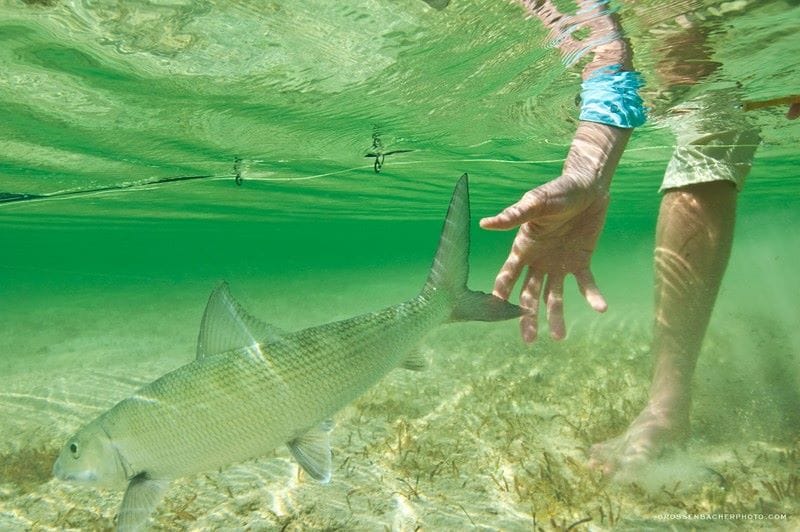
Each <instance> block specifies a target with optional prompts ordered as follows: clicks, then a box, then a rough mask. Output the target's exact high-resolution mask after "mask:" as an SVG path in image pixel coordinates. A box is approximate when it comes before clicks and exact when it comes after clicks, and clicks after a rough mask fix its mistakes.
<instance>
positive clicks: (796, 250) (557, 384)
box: [0, 0, 800, 530]
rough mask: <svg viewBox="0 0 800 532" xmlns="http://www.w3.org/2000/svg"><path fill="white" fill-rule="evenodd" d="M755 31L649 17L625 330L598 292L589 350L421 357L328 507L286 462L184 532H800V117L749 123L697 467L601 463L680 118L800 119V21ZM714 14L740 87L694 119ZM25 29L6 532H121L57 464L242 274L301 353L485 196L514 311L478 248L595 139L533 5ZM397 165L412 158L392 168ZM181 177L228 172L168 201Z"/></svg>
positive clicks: (6, 388)
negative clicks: (687, 37)
mask: <svg viewBox="0 0 800 532" xmlns="http://www.w3.org/2000/svg"><path fill="white" fill-rule="evenodd" d="M557 3H558V4H559V5H561V6H564V7H565V9H567V6H568V5H569V3H567V2H557ZM739 4H742V5H739ZM744 4H745V3H743V2H742V3H740V2H729V3H725V4H721V5H722V6H728V7H720V5H717V3H712V2H705V3H703V2H679V1H676V2H669V3H664V2H638V3H637V5H636V6H635V7H628V6H621V10H620V16H621V17H622V23H623V26H624V27H625V28H626V30H627V32H628V34H629V37H630V40H631V43H632V45H633V47H634V50H635V52H636V59H635V60H636V64H637V68H638V69H639V70H641V71H642V73H643V74H644V76H645V78H646V79H647V80H648V87H647V89H646V94H645V95H646V99H647V101H648V105H650V106H651V107H652V109H651V120H650V122H649V123H648V125H646V126H645V127H643V128H640V129H638V130H637V131H636V132H635V133H634V135H633V138H632V141H631V143H630V144H629V147H628V149H627V151H626V153H625V155H624V156H623V159H622V162H621V164H620V168H619V170H618V172H617V174H616V177H615V180H614V184H613V189H612V193H613V201H612V204H611V208H610V210H609V216H608V221H607V224H606V228H605V230H604V233H603V236H602V238H601V241H600V244H599V246H598V250H597V252H596V253H595V256H594V261H593V270H594V273H595V276H596V278H597V280H598V283H599V285H600V287H601V289H602V290H603V292H604V294H605V296H606V298H607V300H608V302H609V310H608V312H607V313H606V314H604V315H599V316H598V315H594V314H593V313H591V311H589V310H588V309H586V308H585V304H584V303H583V302H582V301H581V299H580V297H579V296H578V295H577V291H576V290H575V289H574V286H573V284H571V283H568V293H567V294H566V313H567V325H568V329H569V336H568V338H567V339H566V340H565V341H563V342H553V341H550V340H549V339H547V338H544V336H546V335H542V336H543V338H542V339H541V340H540V341H538V342H537V343H536V344H535V345H534V346H526V345H524V344H523V343H522V342H521V341H520V340H519V338H518V330H517V326H516V324H514V323H511V322H509V323H497V324H458V325H452V326H447V327H444V328H442V329H441V330H439V331H436V332H435V333H434V334H432V335H431V336H429V337H428V338H427V339H426V340H425V341H424V343H423V345H422V346H421V349H422V350H423V352H425V353H426V354H427V355H428V357H429V358H430V360H431V367H430V369H429V370H428V371H426V372H424V373H420V374H417V373H413V374H412V373H409V372H401V371H397V372H394V373H392V374H391V375H390V376H389V377H388V378H387V379H386V380H385V381H383V382H382V383H381V385H379V386H378V387H376V389H374V390H372V391H371V392H369V393H368V394H367V395H365V396H364V397H363V398H362V399H360V400H359V401H357V402H356V403H355V404H354V405H352V406H351V407H348V408H347V409H345V410H344V411H342V412H341V413H340V414H339V415H338V416H337V418H336V422H337V428H336V429H335V431H334V480H333V482H332V483H331V484H330V485H328V486H319V485H316V484H315V483H313V482H311V481H310V480H309V479H307V478H298V475H297V472H296V469H295V468H296V466H295V465H294V463H293V462H292V460H291V459H290V457H289V454H288V452H286V450H285V449H279V450H276V451H275V452H274V453H273V454H272V455H270V456H269V457H267V458H266V459H264V460H260V461H258V462H255V463H254V462H248V463H244V464H237V465H234V466H233V467H232V468H230V469H228V470H224V471H221V472H210V473H209V474H207V475H201V476H200V477H197V478H187V479H181V480H179V481H176V482H175V483H174V484H173V487H172V489H171V490H170V492H168V494H167V497H166V499H165V501H164V502H163V503H162V505H161V506H160V507H159V510H158V511H157V512H156V515H155V516H154V519H155V521H154V524H155V526H156V527H158V528H160V529H200V530H203V529H228V530H230V529H244V528H246V527H248V526H249V527H252V529H259V530H260V529H267V530H273V529H275V530H279V529H283V527H287V528H288V529H291V530H302V529H324V528H340V529H357V530H382V529H385V528H390V529H398V530H414V529H416V528H417V527H422V528H423V529H428V530H462V529H468V528H472V527H475V528H481V529H489V530H491V529H503V530H530V529H531V528H532V527H533V526H534V525H535V526H541V527H543V528H544V529H555V528H557V527H559V526H561V527H567V526H569V525H570V524H572V523H575V522H577V521H579V520H581V519H584V518H586V517H591V519H592V521H591V522H590V526H593V527H596V528H599V529H606V528H614V527H621V528H628V529H637V528H638V527H641V526H650V527H667V526H669V525H670V524H676V523H673V522H670V521H664V520H659V518H658V516H659V515H662V514H684V513H694V514H706V513H707V514H720V513H744V514H759V515H768V514H769V515H772V514H789V515H794V516H796V515H798V509H800V487H799V486H800V483H798V478H797V474H796V471H797V465H798V462H800V447H798V434H800V418H799V417H798V414H797V412H798V411H800V397H798V393H797V390H798V389H800V372H798V369H797V368H798V367H800V365H799V364H798V362H800V333H799V332H798V330H797V324H798V323H800V306H798V296H800V280H798V277H797V274H796V270H797V266H796V265H797V264H798V262H800V232H798V231H797V230H796V228H797V227H800V174H799V173H798V164H799V163H800V156H798V146H800V120H798V121H794V122H790V121H788V120H786V119H785V118H784V117H783V114H784V113H785V109H784V108H771V109H767V110H763V111H758V112H752V113H748V119H749V120H751V121H752V123H753V124H754V125H757V126H758V127H759V128H760V129H761V135H762V137H763V143H762V145H761V146H760V147H759V150H758V152H757V155H756V160H755V163H754V166H753V170H752V172H751V173H750V176H749V177H748V182H747V185H746V187H745V189H744V191H743V192H742V194H741V195H740V202H739V215H738V221H737V228H736V239H735V244H734V250H733V254H732V257H731V261H730V265H729V270H728V274H727V276H726V278H725V281H724V283H723V286H722V289H721V293H720V297H719V301H718V305H717V308H716V310H715V314H714V317H713V318H712V323H711V326H710V329H709V333H708V336H707V339H706V343H705V347H704V351H703V354H702V356H701V359H700V363H699V367H698V373H697V376H696V379H695V388H696V392H695V393H696V397H695V410H694V417H693V423H694V427H695V428H694V433H693V436H692V439H691V440H690V442H689V444H688V446H687V448H685V449H682V450H680V451H679V452H678V453H677V455H676V456H674V457H672V458H671V459H672V460H673V461H672V462H666V465H664V466H663V467H662V469H661V470H655V472H654V473H653V474H652V475H651V476H650V477H648V478H647V479H640V482H639V483H638V484H634V485H631V484H629V483H627V484H615V483H608V482H605V481H603V480H601V479H599V478H598V477H597V476H596V475H593V473H591V472H590V471H588V470H586V469H585V468H584V467H583V465H582V464H584V463H585V460H586V454H585V451H586V449H587V448H588V447H589V446H590V445H591V444H592V443H594V442H597V441H602V440H604V439H607V438H609V437H612V436H614V435H617V434H619V433H620V432H621V431H622V430H623V429H624V428H625V427H626V426H627V423H628V422H630V420H631V419H632V418H633V417H634V416H635V414H636V413H637V412H638V410H639V409H641V407H642V405H643V404H644V400H645V398H646V393H647V388H648V385H649V374H650V357H649V354H648V343H649V337H650V331H649V326H650V322H651V319H652V310H651V291H652V266H651V256H652V246H653V236H652V235H653V231H654V227H655V219H656V214H657V210H658V204H659V200H660V196H659V195H658V193H657V189H658V186H659V184H660V180H661V176H662V175H663V172H664V168H665V167H666V164H667V161H668V160H669V157H670V155H671V153H672V150H673V148H674V144H675V141H674V137H673V135H672V133H671V132H670V130H669V129H668V128H667V127H666V125H665V122H664V120H663V116H664V115H665V114H666V113H667V112H668V109H669V107H670V106H671V105H673V104H674V103H676V102H679V101H682V100H686V99H689V98H692V97H694V96H697V95H699V94H703V93H705V92H714V93H717V94H729V95H730V99H731V105H732V106H734V105H737V104H738V103H739V102H740V101H742V100H766V99H770V98H775V97H780V96H785V95H788V94H797V93H799V92H800V85H798V79H800V72H798V67H797V61H796V58H797V57H798V52H800V50H799V49H798V40H797V38H796V36H795V35H794V33H795V26H796V25H797V24H796V23H797V21H798V20H800V6H798V4H797V2H789V1H786V2H752V3H751V5H750V6H744ZM731 6H733V7H731ZM618 7H619V6H618ZM740 8H741V9H740ZM726 9H731V11H730V12H729V13H727V14H722V15H719V14H718V13H719V12H720V10H722V11H725V10H726ZM689 11H695V12H698V13H701V14H703V17H704V18H705V22H704V24H707V29H708V34H709V39H708V42H707V47H708V52H709V53H710V54H711V57H712V58H713V60H714V61H716V62H718V63H719V64H720V66H719V68H718V69H717V70H716V71H715V72H714V74H713V75H711V76H710V77H708V78H706V79H704V80H703V81H702V82H701V83H699V84H698V85H696V86H694V87H692V88H690V89H685V90H681V91H674V93H671V92H669V91H666V89H664V87H662V86H660V85H659V82H658V75H657V73H656V65H657V64H658V61H659V57H660V55H662V54H667V53H669V52H671V51H672V50H669V49H665V45H664V43H663V42H662V41H661V37H659V33H658V32H657V31H654V29H655V28H657V27H659V24H668V23H669V21H671V20H673V19H675V18H676V17H677V16H679V15H680V14H681V13H684V12H689ZM0 14H2V16H0V65H2V70H3V74H2V76H0V193H6V194H9V195H10V194H17V195H30V196H40V197H39V198H33V199H30V200H29V201H13V202H4V203H0V320H2V321H1V322H2V324H3V327H2V329H0V406H1V407H2V409H1V410H0V434H2V437H0V463H1V464H2V465H0V529H4V530H5V529H9V530H27V529H47V530H49V529H63V528H78V529H105V528H108V527H111V526H112V525H113V521H112V520H113V518H114V515H115V514H116V512H117V510H118V506H119V502H120V497H121V492H117V491H100V490H93V489H92V488H86V487H80V486H70V485H67V484H65V483H61V482H58V481H56V480H53V479H51V478H50V468H51V466H52V462H53V460H54V458H55V453H56V452H57V449H58V448H59V447H60V445H62V444H63V442H64V441H65V439H66V438H67V437H68V436H69V435H70V434H71V433H73V432H74V431H75V430H76V429H77V428H78V427H79V426H80V425H82V424H83V423H85V422H87V421H89V420H90V419H92V418H93V417H94V416H96V415H97V414H98V413H100V412H102V411H103V410H105V409H107V408H109V407H110V406H112V405H113V404H114V403H115V402H117V401H119V400H120V399H122V398H124V397H126V396H128V395H129V394H130V393H132V392H133V390H134V389H135V388H136V387H137V386H139V385H141V384H144V383H146V382H149V381H151V380H153V379H154V378H156V377H158V376H160V375H161V374H163V373H164V372H166V371H169V370H171V369H174V368H175V367H178V366H180V365H181V364H184V363H186V362H188V361H190V360H191V359H192V354H193V353H194V344H195V341H196V337H197V329H198V326H199V321H200V317H201V315H202V311H203V306H204V304H205V299H206V297H207V296H208V293H209V292H210V291H211V289H212V288H213V287H214V285H215V284H216V283H217V282H218V281H219V280H221V279H226V280H228V281H229V282H230V284H231V287H232V290H233V292H234V293H235V294H236V295H237V296H238V297H239V298H240V299H241V300H242V302H243V303H244V304H245V305H246V306H247V307H248V308H249V309H250V310H251V311H252V312H253V313H254V314H255V315H257V316H260V317H262V318H264V319H265V320H267V321H269V322H272V323H275V324H276V325H279V326H281V327H284V328H287V329H297V328H301V327H305V326H309V325H314V324H319V323H324V322H328V321H331V320H334V319H340V318H344V317H349V316H353V315H356V314H359V313H362V312H366V311H372V310H375V309H378V308H381V307H383V306H387V305H391V304H394V303H397V302H399V301H401V300H404V299H406V298H410V297H413V296H414V295H415V294H416V292H417V290H418V289H419V288H420V287H421V285H422V283H423V281H424V279H425V276H426V275H427V270H428V267H429V266H430V261H431V258H432V256H433V253H434V251H435V247H436V242H437V239H438V234H439V229H440V226H441V221H442V218H443V216H444V212H445V210H446V205H447V202H448V200H449V196H450V192H451V190H452V186H453V184H454V183H455V180H456V179H457V178H458V176H459V175H461V174H462V173H463V172H469V174H470V185H471V196H472V209H473V224H475V227H474V230H473V242H472V259H471V263H472V274H471V279H472V281H471V284H472V286H473V287H474V288H479V289H483V290H488V289H490V288H491V285H492V282H493V279H494V275H495V273H496V271H497V269H498V268H499V266H500V265H501V264H502V261H503V260H504V258H505V256H506V254H507V252H508V247H509V245H510V242H511V238H512V234H511V233H508V234H504V233H489V232H484V231H481V230H479V229H478V228H477V223H476V220H477V219H478V218H479V217H482V216H486V215H489V214H493V213H495V212H496V211H498V210H499V209H501V208H503V207H504V206H505V205H507V204H508V203H510V202H512V201H514V200H516V199H517V198H518V197H519V196H520V195H521V194H522V193H524V192H525V191H526V190H528V189H529V188H531V187H532V186H535V185H538V184H541V183H543V182H545V181H547V180H548V179H550V178H552V177H555V176H557V175H558V173H559V171H560V168H561V164H562V162H563V158H564V156H565V153H566V149H567V147H568V145H569V142H570V140H571V135H572V133H573V132H574V129H575V127H576V121H575V117H576V115H577V108H576V106H575V96H576V94H577V91H578V85H579V69H578V68H577V67H571V68H567V67H565V66H564V65H563V64H562V63H561V59H560V57H559V55H558V53H557V51H556V50H553V49H552V48H549V47H547V46H546V45H545V44H546V41H547V37H546V32H545V31H544V30H542V29H541V27H540V25H539V24H538V23H537V22H536V21H535V20H529V19H526V18H525V16H524V14H523V13H522V11H521V10H520V8H518V7H517V6H516V5H515V4H513V3H511V2H494V1H488V0H486V1H480V0H464V1H458V0H454V1H453V2H452V4H451V5H450V6H448V7H447V8H446V9H444V10H442V11H436V10H433V9H431V8H429V7H428V6H427V5H426V4H425V3H424V2H422V1H419V0H398V1H391V2H390V1H383V0H380V1H379V0H358V1H354V2H309V3H306V2H303V3H301V2H286V1H284V2H235V3H233V2H231V3H228V2H208V1H204V2H188V1H187V2H182V1H174V2H139V1H136V2H133V1H131V2H106V3H93V2H80V1H73V2H66V1H59V0H53V1H40V2H33V1H29V2H22V1H12V0H0ZM376 138H377V139H379V141H380V143H381V144H382V146H383V147H384V148H385V150H387V151H391V150H413V151H410V152H405V153H397V154H394V155H390V156H387V157H386V159H385V161H384V166H383V168H382V170H381V172H380V173H376V172H375V171H374V169H373V159H371V158H366V157H365V154H367V153H369V152H370V151H371V150H373V149H374V148H373V145H374V143H375V142H376V140H375V139H376ZM236 159H239V160H240V162H239V163H238V165H237V166H236V167H235V160H236ZM237 171H238V172H239V174H240V176H241V178H242V181H241V184H240V185H237V184H236V182H235V179H234V174H235V173H236V172H237ZM182 176H208V177H203V178H198V179H193V180H187V181H177V182H170V183H163V184H157V183H155V181H157V180H159V179H166V178H176V177H182ZM98 189H104V190H102V191H97V190H98ZM93 191H94V192H93ZM64 192H67V194H63V193H64ZM47 195H51V196H50V197H49V198H48V197H42V196H47ZM668 459H670V458H669V457H668ZM709 470H710V471H713V472H715V473H716V474H709ZM665 471H672V472H671V473H669V472H665ZM720 478H722V479H723V480H720ZM794 519H795V520H794V521H791V518H790V519H789V520H781V519H772V520H762V521H757V522H753V521H750V522H746V521H741V520H739V521H735V522H732V523H733V525H732V526H747V525H756V526H764V527H781V526H786V527H790V526H791V524H792V523H794V524H795V525H796V523H797V521H796V517H794ZM683 524H686V523H681V522H679V523H677V526H681V525H683ZM705 524H707V523H700V522H692V526H700V525H705ZM724 524H731V523H722V524H720V523H717V525H719V526H723V525H724ZM580 526H587V525H580Z"/></svg>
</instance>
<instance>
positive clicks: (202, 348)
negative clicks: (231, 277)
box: [197, 282, 285, 360]
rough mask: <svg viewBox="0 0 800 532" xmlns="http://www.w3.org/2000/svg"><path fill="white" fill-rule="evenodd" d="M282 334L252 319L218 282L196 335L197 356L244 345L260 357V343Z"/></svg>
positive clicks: (275, 328)
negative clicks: (198, 332)
mask: <svg viewBox="0 0 800 532" xmlns="http://www.w3.org/2000/svg"><path fill="white" fill-rule="evenodd" d="M284 335H285V333H284V332H283V331H282V330H281V329H279V328H278V327H275V326H274V325H270V324H268V323H264V322H263V321H261V320H259V319H258V318H254V317H253V316H252V315H250V313H248V312H247V311H246V310H245V309H244V307H242V305H240V304H239V302H238V301H236V300H235V299H234V298H233V296H232V295H231V292H230V290H229V288H228V283H225V282H223V283H220V284H219V285H218V286H217V287H216V288H215V289H214V291H213V292H211V295H210V296H209V298H208V303H207V304H206V310H205V312H204V313H203V321H202V322H201V323H200V334H199V335H198V337H197V358H198V360H199V359H202V358H205V357H207V356H212V355H218V354H220V353H226V352H228V351H232V350H234V349H241V348H247V352H248V353H250V354H251V355H253V356H255V357H257V358H263V354H262V353H261V346H260V343H259V342H265V341H266V342H270V341H274V340H277V339H279V338H281V337H283V336H284Z"/></svg>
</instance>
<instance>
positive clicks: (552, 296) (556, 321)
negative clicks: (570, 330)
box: [544, 274, 567, 340]
mask: <svg viewBox="0 0 800 532" xmlns="http://www.w3.org/2000/svg"><path fill="white" fill-rule="evenodd" d="M544 297H545V303H546V304H547V323H548V325H549V326H550V337H551V338H553V339H555V340H563V339H564V337H566V336H567V326H566V324H565V323H564V275H553V274H550V275H548V276H547V284H546V285H545V287H544Z"/></svg>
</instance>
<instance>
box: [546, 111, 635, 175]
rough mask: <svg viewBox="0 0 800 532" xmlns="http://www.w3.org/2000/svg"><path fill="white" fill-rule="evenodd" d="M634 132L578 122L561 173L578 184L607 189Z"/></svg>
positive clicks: (594, 123) (593, 123)
mask: <svg viewBox="0 0 800 532" xmlns="http://www.w3.org/2000/svg"><path fill="white" fill-rule="evenodd" d="M632 132H633V129H630V128H620V127H614V126H607V125H605V124H598V123H597V122H585V121H580V122H579V123H578V129H577V130H576V131H575V136H574V137H573V139H572V144H571V145H570V147H569V153H568V154H567V159H566V161H565V162H564V168H563V171H562V174H564V175H569V176H571V177H573V178H574V179H576V180H577V181H579V182H580V183H581V185H583V186H585V187H587V188H589V187H597V188H601V189H606V190H607V189H608V187H609V186H610V185H611V178H612V177H613V175H614V172H615V171H616V169H617V164H618V163H619V160H620V158H621V157H622V152H623V151H625V147H626V146H627V144H628V139H629V138H630V137H631V133H632Z"/></svg>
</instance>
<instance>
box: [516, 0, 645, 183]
mask: <svg viewBox="0 0 800 532" xmlns="http://www.w3.org/2000/svg"><path fill="white" fill-rule="evenodd" d="M521 2H522V4H523V5H524V6H525V7H526V8H527V10H528V11H530V12H531V13H533V14H534V15H536V16H537V18H539V20H541V21H542V23H543V24H544V25H545V27H547V28H548V29H550V32H551V37H552V38H553V39H554V40H556V41H557V42H561V43H562V44H561V50H562V53H563V54H564V55H565V56H567V55H569V56H572V57H580V56H581V55H583V52H584V51H586V52H590V53H591V54H592V59H591V61H590V62H589V63H588V64H587V65H586V66H585V67H584V69H583V73H582V77H583V79H584V80H587V79H589V78H591V77H592V76H593V75H595V74H596V73H601V72H598V71H599V70H600V69H603V68H609V67H610V68H617V69H619V70H622V71H630V70H633V57H632V56H633V54H632V53H631V48H630V46H629V45H628V43H627V42H626V40H625V39H624V38H623V34H622V27H621V26H620V24H619V20H618V18H617V16H616V15H614V14H612V13H609V12H608V11H607V10H606V9H604V7H605V6H604V5H603V4H602V3H601V2H597V1H596V0H578V2H577V4H578V11H577V13H576V14H575V15H574V16H569V17H565V16H564V15H562V14H561V13H560V12H559V11H558V9H557V8H556V7H555V6H554V5H553V4H552V3H551V2H550V0H521ZM575 26H580V27H583V28H586V29H588V30H589V37H587V38H586V39H585V40H584V41H575V40H573V39H572V37H571V36H569V35H568V34H567V31H569V30H568V29H567V28H573V27H575ZM583 103H584V105H586V103H587V102H583ZM631 131H632V129H631V128H630V127H615V126H613V125H606V124H604V123H599V122H595V121H588V120H581V121H580V122H579V123H578V129H577V131H576V132H575V137H574V138H573V141H572V144H571V146H570V150H569V154H568V155H567V159H566V162H565V163H564V169H563V174H564V175H569V176H571V177H573V178H574V179H576V180H578V181H579V182H580V183H581V184H582V185H583V186H586V187H599V188H602V189H607V188H608V186H609V185H610V183H611V178H612V176H613V175H614V171H615V170H616V168H617V164H618V163H619V160H620V157H621V156H622V152H623V151H624V150H625V147H626V145H627V143H628V139H629V138H630V136H631Z"/></svg>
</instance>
